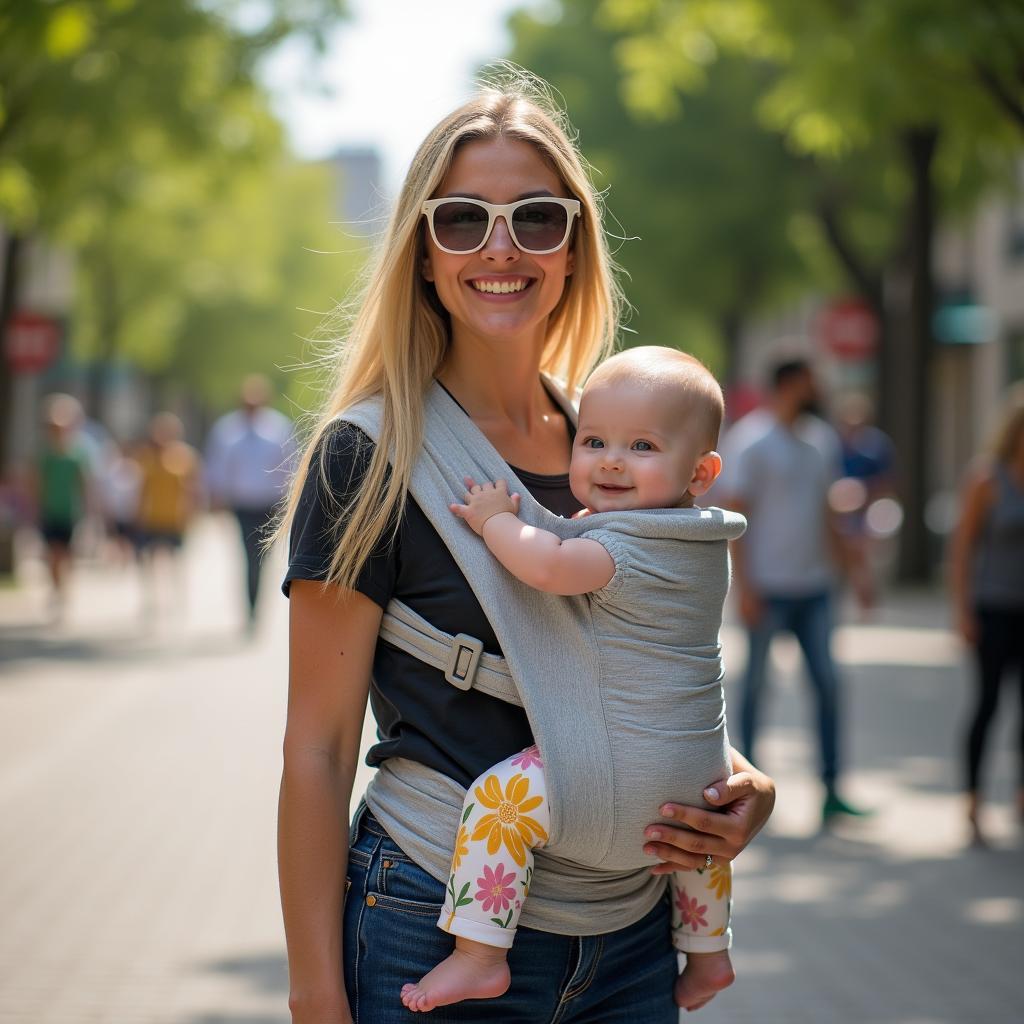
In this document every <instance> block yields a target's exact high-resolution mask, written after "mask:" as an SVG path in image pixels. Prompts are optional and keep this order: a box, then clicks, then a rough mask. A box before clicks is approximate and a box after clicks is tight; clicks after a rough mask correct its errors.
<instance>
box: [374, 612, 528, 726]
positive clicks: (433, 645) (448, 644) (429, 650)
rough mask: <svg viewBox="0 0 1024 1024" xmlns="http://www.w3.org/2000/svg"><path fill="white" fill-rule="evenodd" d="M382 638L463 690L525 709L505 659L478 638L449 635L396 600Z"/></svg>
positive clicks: (384, 622)
mask: <svg viewBox="0 0 1024 1024" xmlns="http://www.w3.org/2000/svg"><path fill="white" fill-rule="evenodd" d="M380 637H381V639H382V640H386V641H387V642H388V643H389V644H391V645H392V646H393V647H397V648H398V649H399V650H401V651H405V653H406V654H411V655H412V656H413V657H414V658H419V660H420V661H422V662H425V663H426V664H427V665H431V666H433V667H434V668H438V669H440V670H441V671H442V672H443V673H444V677H445V679H447V680H448V682H449V683H451V684H452V686H455V687H458V689H460V690H469V689H476V690H479V691H480V692H481V693H486V694H488V695H490V696H491V697H497V698H498V700H503V701H505V702H506V703H508V704H516V705H518V706H519V707H522V706H523V701H522V698H521V697H520V696H519V691H518V690H516V686H515V683H514V682H513V681H512V675H511V673H510V672H509V670H508V664H507V663H506V661H505V659H504V658H499V657H498V656H497V655H496V654H488V653H487V652H486V651H485V650H484V645H483V644H482V643H481V642H480V641H479V640H477V639H476V637H472V636H469V635H468V634H466V633H457V634H456V635H454V636H453V635H452V634H451V633H446V632H445V631H444V630H443V629H438V628H437V627H436V626H433V625H431V624H430V623H429V622H427V620H426V619H425V618H423V616H422V615H419V614H417V613H416V612H414V611H413V610H412V609H411V608H410V607H409V606H408V605H406V604H403V603H402V602H401V601H396V600H391V601H389V602H388V606H387V608H386V609H385V610H384V617H383V619H382V620H381V626H380Z"/></svg>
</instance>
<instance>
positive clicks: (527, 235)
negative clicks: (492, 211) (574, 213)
mask: <svg viewBox="0 0 1024 1024" xmlns="http://www.w3.org/2000/svg"><path fill="white" fill-rule="evenodd" d="M568 222H569V214H568V212H567V211H566V209H565V207H564V206H559V204H558V203H549V202H547V201H545V200H543V199H539V200H538V201H537V202H535V203H526V204H525V205H524V206H520V207H519V209H518V210H516V211H515V213H513V214H512V228H513V230H514V232H515V236H516V239H517V240H518V242H519V246H520V248H522V249H525V250H526V251H527V252H544V251H545V250H546V249H557V248H558V247H559V246H560V245H561V244H562V242H564V241H565V235H566V228H567V225H568Z"/></svg>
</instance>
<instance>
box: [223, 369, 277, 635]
mask: <svg viewBox="0 0 1024 1024" xmlns="http://www.w3.org/2000/svg"><path fill="white" fill-rule="evenodd" d="M269 400H270V382H269V381H268V380H267V378H266V377H264V376H262V375H260V374H252V375H250V376H248V377H246V378H245V380H244V381H243V382H242V401H241V406H240V408H238V409H236V410H235V411H234V412H229V413H227V414H226V415H225V416H222V417H221V418H220V419H219V420H217V422H216V423H214V425H213V427H212V428H211V430H210V436H209V439H208V441H207V446H206V485H207V489H208V490H209V493H210V498H211V500H212V503H213V505H214V507H217V508H228V509H230V510H231V511H232V512H233V513H234V515H235V518H236V519H237V520H238V529H239V533H240V535H241V538H242V545H243V547H244V549H245V584H246V596H247V598H248V609H249V619H248V628H249V631H250V632H251V631H252V630H253V629H254V627H255V623H256V597H257V595H258V593H259V584H260V570H261V567H262V560H261V554H262V544H263V541H264V540H265V538H266V532H267V528H268V526H269V525H270V522H271V520H272V519H273V515H274V510H275V507H276V506H277V504H278V502H280V501H281V499H282V498H283V497H284V494H285V491H286V489H287V486H288V481H289V479H290V478H291V473H292V471H293V469H294V468H295V467H294V462H295V436H294V429H293V425H292V421H291V420H290V419H288V417H287V416H285V415H284V414H283V413H280V412H278V411H277V410H276V409H272V408H270V406H269V405H268V404H267V403H268V402H269Z"/></svg>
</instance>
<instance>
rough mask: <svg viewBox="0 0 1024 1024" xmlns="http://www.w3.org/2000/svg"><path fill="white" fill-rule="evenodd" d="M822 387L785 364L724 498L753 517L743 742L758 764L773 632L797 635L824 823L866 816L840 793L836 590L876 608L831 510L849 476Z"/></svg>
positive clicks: (743, 590)
mask: <svg viewBox="0 0 1024 1024" xmlns="http://www.w3.org/2000/svg"><path fill="white" fill-rule="evenodd" d="M816 410H817V389H816V386H815V380H814V375H813V373H812V372H811V368H810V366H809V365H808V364H807V363H805V362H803V361H801V360H794V361H790V362H786V363H781V364H780V365H779V366H777V367H776V368H775V370H774V372H773V374H772V378H771V396H770V399H769V402H768V404H767V405H766V407H765V408H762V409H757V410H755V411H754V412H752V413H750V414H749V415H747V416H745V417H744V418H743V419H741V420H740V421H739V422H738V423H736V424H735V426H734V427H733V428H732V429H731V430H730V431H729V433H728V434H727V436H726V438H725V442H724V445H723V449H722V450H723V455H724V459H723V462H724V470H723V473H722V477H721V478H720V481H719V483H718V484H717V485H716V487H715V498H716V500H717V502H718V503H719V504H721V505H722V506H724V507H726V508H731V509H735V510H736V511H737V512H741V513H742V514H743V515H745V516H746V517H747V521H748V524H749V525H748V528H747V532H746V534H745V535H744V536H743V537H742V538H740V539H739V540H737V541H735V542H733V544H732V556H733V574H734V582H735V587H736V591H737V593H738V596H739V605H740V614H741V617H742V618H743V621H744V623H745V624H746V626H747V630H748V637H749V656H748V660H747V670H746V675H745V677H744V680H743V686H742V691H741V696H740V736H741V745H742V748H743V751H744V753H746V755H747V756H748V757H750V758H751V759H753V753H754V750H753V748H754V739H755V734H756V731H757V724H758V709H759V706H760V700H761V696H762V694H763V692H764V687H765V681H766V675H765V669H766V664H767V660H768V650H769V647H770V644H771V639H772V636H773V634H775V633H776V632H778V631H779V630H789V631H790V632H792V633H793V634H794V635H795V637H796V639H797V641H798V643H799V644H800V647H801V650H802V651H803V655H804V659H805V661H806V664H807V671H808V675H809V676H810V680H811V683H812V685H813V687H814V692H815V698H816V701H817V712H818V715H817V719H818V739H819V743H820V748H821V775H822V782H823V783H824V787H825V797H824V801H823V804H822V819H823V821H825V822H827V821H828V820H829V819H830V818H831V817H833V816H834V815H836V814H856V813H859V812H857V811H856V810H855V809H854V808H853V807H852V806H851V805H850V804H848V803H847V802H846V801H844V800H843V799H842V798H841V797H840V795H839V793H838V791H837V778H838V775H839V760H840V759H839V702H840V694H839V689H840V680H839V675H838V672H837V671H836V666H835V662H834V661H833V659H832V652H831V633H832V591H833V589H834V588H835V586H836V583H837V579H836V570H837V569H844V570H845V571H846V572H847V573H848V575H849V577H850V581H851V583H852V584H853V586H854V589H855V591H856V594H857V598H858V600H859V601H860V602H861V604H862V605H864V606H865V607H867V606H868V605H869V604H870V603H871V593H870V582H869V578H868V576H867V575H866V573H865V572H864V566H863V565H862V563H861V560H860V558H859V556H858V554H857V552H855V551H854V550H853V549H852V548H850V547H849V546H848V545H845V544H844V543H843V540H842V538H841V536H840V534H839V532H838V530H837V529H836V527H835V522H834V515H833V513H832V511H831V509H830V508H829V504H828V491H829V488H830V487H831V486H832V484H833V483H834V482H835V481H836V480H837V479H839V477H840V476H841V475H842V451H841V447H840V442H839V438H838V436H837V435H836V433H835V431H833V429H832V428H831V427H830V426H829V425H828V424H827V423H825V422H824V420H822V419H820V418H819V417H818V416H816V415H814V413H815V412H816Z"/></svg>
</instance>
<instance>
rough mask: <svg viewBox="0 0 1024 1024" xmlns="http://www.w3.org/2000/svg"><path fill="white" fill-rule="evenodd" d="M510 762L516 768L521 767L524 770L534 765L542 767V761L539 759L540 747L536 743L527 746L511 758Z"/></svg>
mask: <svg viewBox="0 0 1024 1024" xmlns="http://www.w3.org/2000/svg"><path fill="white" fill-rule="evenodd" d="M512 764H514V765H515V766H516V767H517V768H522V769H523V771H524V772H526V771H529V770H530V769H531V768H532V767H533V766H534V765H536V766H537V767H538V768H543V767H544V763H543V762H542V761H541V759H540V748H539V747H537V745H536V744H534V745H533V746H532V747H527V748H526V749H525V750H524V751H523V752H522V753H521V754H518V755H517V756H516V757H513V758H512Z"/></svg>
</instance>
